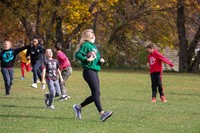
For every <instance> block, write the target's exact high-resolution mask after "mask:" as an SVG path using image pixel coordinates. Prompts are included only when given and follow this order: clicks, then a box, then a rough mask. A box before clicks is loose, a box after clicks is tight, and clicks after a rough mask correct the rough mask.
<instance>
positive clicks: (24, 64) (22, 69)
mask: <svg viewBox="0 0 200 133" xmlns="http://www.w3.org/2000/svg"><path fill="white" fill-rule="evenodd" d="M25 66H26V63H24V62H21V73H22V77H23V78H24V77H25V75H24V69H25Z"/></svg>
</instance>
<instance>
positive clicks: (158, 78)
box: [151, 72, 164, 97]
mask: <svg viewBox="0 0 200 133" xmlns="http://www.w3.org/2000/svg"><path fill="white" fill-rule="evenodd" d="M151 85H152V86H151V88H152V97H156V94H157V88H158V91H159V93H160V96H164V93H163V86H162V74H161V72H155V73H151Z"/></svg>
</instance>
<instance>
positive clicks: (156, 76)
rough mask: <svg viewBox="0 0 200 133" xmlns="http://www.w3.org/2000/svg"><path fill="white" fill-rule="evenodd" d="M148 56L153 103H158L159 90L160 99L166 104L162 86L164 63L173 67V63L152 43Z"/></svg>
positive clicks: (148, 47) (147, 47) (148, 49)
mask: <svg viewBox="0 0 200 133" xmlns="http://www.w3.org/2000/svg"><path fill="white" fill-rule="evenodd" d="M146 50H147V52H149V55H148V62H149V66H150V75H151V86H152V99H151V102H156V94H157V88H158V91H159V93H160V99H161V101H162V102H166V101H167V100H166V98H165V96H164V88H163V85H162V62H164V63H166V64H169V65H170V66H171V67H173V66H174V65H173V63H172V62H171V61H169V60H168V59H167V58H165V57H164V56H163V55H162V54H161V53H160V52H158V50H156V49H155V47H154V45H153V44H152V43H151V44H149V45H147V46H146Z"/></svg>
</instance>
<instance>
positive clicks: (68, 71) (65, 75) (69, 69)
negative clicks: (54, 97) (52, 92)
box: [59, 67, 72, 95]
mask: <svg viewBox="0 0 200 133" xmlns="http://www.w3.org/2000/svg"><path fill="white" fill-rule="evenodd" d="M71 73H72V67H67V68H65V69H63V70H62V71H61V75H62V77H63V80H64V82H63V83H61V82H60V81H59V84H60V90H61V94H62V95H68V94H67V87H66V81H67V79H68V78H69V76H70V75H71Z"/></svg>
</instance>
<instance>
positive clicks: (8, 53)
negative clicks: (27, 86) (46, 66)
mask: <svg viewBox="0 0 200 133" xmlns="http://www.w3.org/2000/svg"><path fill="white" fill-rule="evenodd" d="M11 47H12V43H11V42H10V41H5V42H4V43H3V50H2V52H1V53H0V60H2V61H1V73H2V75H3V79H4V85H5V91H6V96H9V95H10V91H11V88H12V84H13V76H14V69H13V67H14V64H15V58H16V56H17V54H18V53H19V52H21V51H22V50H24V49H27V48H29V47H30V45H28V46H24V47H21V48H15V49H14V48H11Z"/></svg>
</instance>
